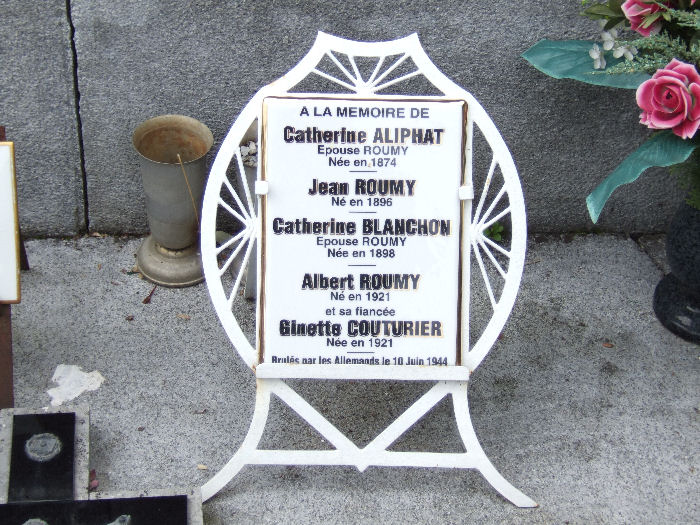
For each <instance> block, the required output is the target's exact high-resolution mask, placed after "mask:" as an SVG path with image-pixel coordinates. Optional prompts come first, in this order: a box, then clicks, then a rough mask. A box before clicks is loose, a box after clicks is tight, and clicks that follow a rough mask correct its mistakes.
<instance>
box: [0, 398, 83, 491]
mask: <svg viewBox="0 0 700 525" xmlns="http://www.w3.org/2000/svg"><path fill="white" fill-rule="evenodd" d="M66 412H74V413H75V444H74V449H73V450H74V453H73V499H76V500H85V499H88V481H89V470H88V465H89V461H90V409H89V408H88V407H87V406H85V405H78V406H63V407H44V408H40V409H36V408H6V409H4V410H0V504H2V503H7V494H8V488H9V482H10V455H11V452H12V418H13V416H15V415H17V416H20V415H26V414H62V413H66Z"/></svg>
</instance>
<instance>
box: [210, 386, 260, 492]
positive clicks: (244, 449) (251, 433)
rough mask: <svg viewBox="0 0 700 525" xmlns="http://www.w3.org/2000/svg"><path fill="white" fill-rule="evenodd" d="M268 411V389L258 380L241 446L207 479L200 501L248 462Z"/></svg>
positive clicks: (220, 487)
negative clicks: (250, 416)
mask: <svg viewBox="0 0 700 525" xmlns="http://www.w3.org/2000/svg"><path fill="white" fill-rule="evenodd" d="M269 411H270V391H269V390H268V389H267V388H265V387H264V386H263V385H261V384H260V381H258V388H257V390H256V394H255V412H254V413H253V420H252V421H251V422H250V428H249V429H248V434H247V435H246V437H245V439H244V440H243V443H242V444H241V448H239V449H238V452H236V453H235V454H234V455H233V457H232V458H231V459H230V460H229V462H228V463H226V465H224V467H223V468H222V469H221V470H220V471H219V472H217V473H216V475H215V476H214V477H213V478H211V479H210V480H209V481H207V482H206V483H205V484H204V485H203V486H202V501H203V502H204V501H207V500H208V499H209V498H211V497H212V496H213V495H214V494H216V493H217V492H219V491H220V490H221V489H222V488H224V487H225V486H226V485H227V484H228V482H229V481H231V480H232V479H233V477H234V476H235V475H236V474H238V472H239V471H240V470H241V469H242V468H243V466H244V465H246V464H248V463H247V461H246V459H247V457H248V456H249V455H250V454H251V453H253V451H255V450H256V448H257V446H258V443H260V438H261V437H262V434H263V431H264V430H265V423H266V422H267V415H268V413H269Z"/></svg>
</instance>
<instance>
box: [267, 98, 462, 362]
mask: <svg viewBox="0 0 700 525" xmlns="http://www.w3.org/2000/svg"><path fill="white" fill-rule="evenodd" d="M263 115H264V116H263V121H264V124H263V156H264V161H263V162H264V164H263V175H262V176H263V178H264V180H265V181H267V183H268V184H269V191H268V193H267V195H266V197H265V200H264V205H263V206H264V209H263V219H262V222H263V226H262V228H263V232H264V233H263V238H264V244H263V246H264V248H263V285H262V286H263V294H262V299H261V300H262V301H263V303H262V309H261V310H262V312H263V327H264V328H263V333H262V334H261V335H260V337H261V347H262V349H263V361H264V362H267V363H298V364H338V365H351V364H362V365H377V366H381V365H455V364H456V356H457V348H458V332H459V312H458V304H459V297H458V293H459V288H460V286H459V284H460V283H459V262H460V260H459V258H460V201H459V198H458V189H459V186H460V185H461V183H462V166H463V160H462V159H463V147H464V141H463V129H464V119H465V115H466V104H465V102H464V101H432V100H425V99H423V100H415V99H414V100H398V99H394V100H371V101H364V100H340V99H298V98H272V97H270V98H267V99H265V101H264V108H263Z"/></svg>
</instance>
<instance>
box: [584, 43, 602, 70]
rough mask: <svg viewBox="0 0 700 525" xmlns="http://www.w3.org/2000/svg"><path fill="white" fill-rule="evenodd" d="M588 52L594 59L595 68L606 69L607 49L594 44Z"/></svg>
mask: <svg viewBox="0 0 700 525" xmlns="http://www.w3.org/2000/svg"><path fill="white" fill-rule="evenodd" d="M588 54H589V55H590V56H591V58H592V59H593V69H605V51H604V50H602V49H600V46H599V45H598V44H593V47H592V48H591V50H590V51H589V52H588Z"/></svg>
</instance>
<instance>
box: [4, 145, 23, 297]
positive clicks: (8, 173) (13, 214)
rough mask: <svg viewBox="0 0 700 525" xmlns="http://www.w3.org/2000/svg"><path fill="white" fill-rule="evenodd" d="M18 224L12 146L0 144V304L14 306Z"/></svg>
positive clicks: (17, 266)
mask: <svg viewBox="0 0 700 525" xmlns="http://www.w3.org/2000/svg"><path fill="white" fill-rule="evenodd" d="M19 300H20V287H19V221H18V218H17V190H16V187H15V154H14V145H13V143H12V142H0V303H18V302H19Z"/></svg>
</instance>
